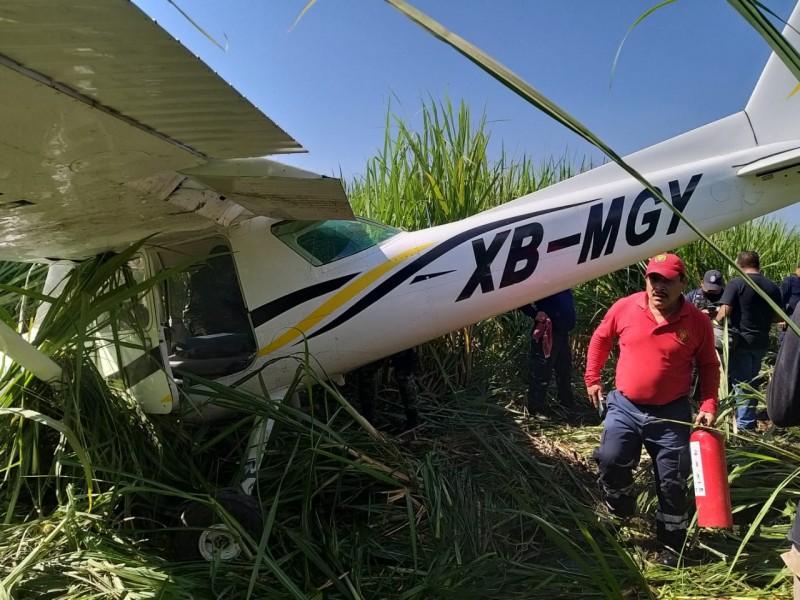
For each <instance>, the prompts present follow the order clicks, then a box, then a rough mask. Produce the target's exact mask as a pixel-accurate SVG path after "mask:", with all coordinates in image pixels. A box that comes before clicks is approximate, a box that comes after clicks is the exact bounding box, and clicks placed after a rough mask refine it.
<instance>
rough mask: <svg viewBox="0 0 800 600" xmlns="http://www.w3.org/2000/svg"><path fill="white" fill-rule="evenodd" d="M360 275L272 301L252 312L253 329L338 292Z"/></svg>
mask: <svg viewBox="0 0 800 600" xmlns="http://www.w3.org/2000/svg"><path fill="white" fill-rule="evenodd" d="M358 274H359V273H352V274H350V275H345V276H343V277H337V278H336V279H329V280H328V281H323V282H321V283H315V284H314V285H310V286H308V287H306V288H303V289H301V290H296V291H294V292H291V293H290V294H286V295H285V296H282V297H280V298H277V299H275V300H272V301H271V302H267V303H266V304H263V305H261V306H259V307H258V308H255V309H253V310H252V311H250V318H251V319H252V320H253V327H261V326H262V325H263V324H264V323H266V322H267V321H270V320H272V319H274V318H275V317H277V316H278V315H280V314H283V313H285V312H286V311H287V310H289V309H292V308H294V307H295V306H299V305H300V304H302V303H303V302H308V301H309V300H313V299H314V298H318V297H319V296H324V295H325V294H328V293H330V292H333V291H336V290H338V289H339V288H340V287H342V286H343V285H344V284H346V283H347V282H348V281H350V280H351V279H353V277H355V276H356V275H358Z"/></svg>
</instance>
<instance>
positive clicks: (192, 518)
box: [175, 490, 264, 562]
mask: <svg viewBox="0 0 800 600" xmlns="http://www.w3.org/2000/svg"><path fill="white" fill-rule="evenodd" d="M215 499H216V501H217V502H219V503H220V504H221V505H222V507H223V508H224V509H225V510H226V511H227V512H228V514H230V516H231V517H232V518H233V519H234V520H236V521H238V523H239V525H240V527H241V528H242V530H244V531H246V532H247V533H248V535H250V537H251V538H253V539H254V540H255V541H256V542H258V540H260V539H261V533H262V532H263V531H264V519H263V517H262V516H261V507H260V506H259V504H258V502H257V501H256V499H255V498H253V497H252V496H248V495H246V494H245V493H243V492H241V491H235V490H221V491H219V492H217V494H216V495H215ZM180 521H181V528H180V529H179V530H178V532H177V534H176V535H175V554H176V557H177V559H178V560H181V561H202V560H205V561H208V562H212V561H214V560H219V561H221V562H231V561H233V560H236V559H237V558H238V557H239V556H240V555H241V554H242V546H241V544H242V541H241V538H240V534H239V532H238V531H237V530H236V529H234V530H231V528H229V526H228V525H227V523H226V522H225V519H224V518H223V517H222V516H221V515H219V514H217V512H216V511H215V510H214V508H213V507H211V506H209V505H207V504H201V503H199V502H191V503H189V505H188V506H187V507H186V508H185V509H184V510H183V512H182V513H181V516H180Z"/></svg>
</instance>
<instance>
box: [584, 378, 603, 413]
mask: <svg viewBox="0 0 800 600" xmlns="http://www.w3.org/2000/svg"><path fill="white" fill-rule="evenodd" d="M586 393H587V394H588V395H589V400H590V401H591V403H592V405H593V406H594V407H595V408H597V407H598V403H600V402H602V401H603V386H602V385H600V384H599V383H596V384H594V385H590V386H588V387H587V388H586Z"/></svg>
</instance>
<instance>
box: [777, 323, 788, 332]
mask: <svg viewBox="0 0 800 600" xmlns="http://www.w3.org/2000/svg"><path fill="white" fill-rule="evenodd" d="M786 327H787V325H786V321H779V322H778V329H782V330H783V331H786Z"/></svg>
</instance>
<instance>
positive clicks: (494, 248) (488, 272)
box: [456, 230, 511, 302]
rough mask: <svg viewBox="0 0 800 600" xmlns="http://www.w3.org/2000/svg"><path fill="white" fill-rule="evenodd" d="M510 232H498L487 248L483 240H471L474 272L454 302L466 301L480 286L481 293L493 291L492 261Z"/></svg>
mask: <svg viewBox="0 0 800 600" xmlns="http://www.w3.org/2000/svg"><path fill="white" fill-rule="evenodd" d="M509 233H511V231H510V230H506V231H500V232H498V233H497V235H495V236H494V239H493V240H492V243H491V244H489V247H488V248H487V247H486V246H485V245H484V243H483V239H477V240H472V252H473V253H474V254H475V270H474V271H473V272H472V276H471V277H470V278H469V281H467V285H465V286H464V289H463V290H461V293H460V294H459V295H458V298H456V302H460V301H461V300H466V299H467V298H469V297H471V296H472V294H474V293H475V290H476V289H478V286H479V285H480V286H481V292H483V293H484V294H485V293H486V292H491V291H493V290H494V282H493V281H492V269H491V267H492V261H493V260H494V259H495V258H496V257H497V253H498V252H500V248H502V247H503V242H505V241H506V238H507V237H508V234H509Z"/></svg>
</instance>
